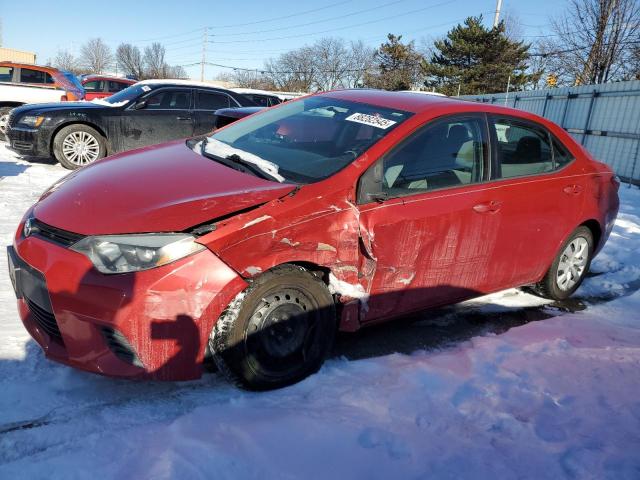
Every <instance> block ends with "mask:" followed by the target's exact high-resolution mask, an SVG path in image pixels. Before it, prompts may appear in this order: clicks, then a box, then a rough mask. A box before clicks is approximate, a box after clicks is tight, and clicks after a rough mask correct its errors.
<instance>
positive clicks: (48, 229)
mask: <svg viewBox="0 0 640 480" xmlns="http://www.w3.org/2000/svg"><path fill="white" fill-rule="evenodd" d="M31 232H32V233H33V234H35V235H38V236H40V237H42V238H44V239H46V240H49V241H51V242H53V243H57V244H59V245H62V246H65V247H70V246H71V245H73V244H74V243H76V242H78V241H80V240H82V239H83V238H84V235H80V234H78V233H73V232H68V231H66V230H61V229H60V228H56V227H52V226H51V225H47V224H46V223H43V222H41V221H40V220H38V219H37V218H34V219H32V221H31Z"/></svg>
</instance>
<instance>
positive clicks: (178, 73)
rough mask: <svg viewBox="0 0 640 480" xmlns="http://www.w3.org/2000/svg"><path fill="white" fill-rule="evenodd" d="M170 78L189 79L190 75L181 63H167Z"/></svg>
mask: <svg viewBox="0 0 640 480" xmlns="http://www.w3.org/2000/svg"><path fill="white" fill-rule="evenodd" d="M165 69H166V72H167V77H168V78H177V79H187V78H189V75H187V71H186V70H185V69H184V67H182V66H181V65H174V66H171V65H167V66H166V67H165Z"/></svg>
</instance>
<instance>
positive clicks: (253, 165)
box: [224, 153, 282, 183]
mask: <svg viewBox="0 0 640 480" xmlns="http://www.w3.org/2000/svg"><path fill="white" fill-rule="evenodd" d="M224 158H225V159H227V160H231V161H232V162H235V163H239V164H241V165H242V166H244V167H246V168H248V169H249V170H251V171H252V172H253V173H255V174H256V175H257V176H259V177H262V178H264V179H266V180H273V181H274V182H278V183H282V180H280V178H278V177H276V176H275V175H271V174H270V173H269V172H267V171H266V170H263V169H262V168H260V165H258V164H257V163H253V162H248V161H247V160H245V159H244V158H242V157H241V156H240V155H238V154H237V153H233V154H231V155H227V156H226V157H224Z"/></svg>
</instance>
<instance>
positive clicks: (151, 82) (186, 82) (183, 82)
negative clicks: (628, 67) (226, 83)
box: [137, 79, 231, 92]
mask: <svg viewBox="0 0 640 480" xmlns="http://www.w3.org/2000/svg"><path fill="white" fill-rule="evenodd" d="M137 85H183V86H185V87H203V88H212V89H215V90H221V91H225V92H230V91H231V90H230V89H228V88H223V87H218V86H216V85H213V84H211V83H206V82H198V81H195V80H179V79H174V80H171V79H152V80H143V81H141V82H137Z"/></svg>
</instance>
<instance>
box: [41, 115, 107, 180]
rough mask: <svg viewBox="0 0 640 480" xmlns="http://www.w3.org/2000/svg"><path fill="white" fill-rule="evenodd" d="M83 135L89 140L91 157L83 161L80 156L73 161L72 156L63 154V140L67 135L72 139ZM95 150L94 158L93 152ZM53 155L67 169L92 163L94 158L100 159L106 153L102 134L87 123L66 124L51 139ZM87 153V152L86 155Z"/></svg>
mask: <svg viewBox="0 0 640 480" xmlns="http://www.w3.org/2000/svg"><path fill="white" fill-rule="evenodd" d="M74 136H76V137H80V136H82V137H85V136H88V137H86V138H89V139H93V140H95V142H94V141H93V140H90V142H91V146H92V147H91V148H92V150H91V155H90V156H91V159H90V160H88V161H83V159H82V158H79V160H78V161H74V160H73V158H69V157H67V156H66V155H65V150H64V142H65V139H67V138H68V137H69V138H70V139H73V137H74ZM94 152H95V158H93V157H94V155H93V153H94ZM53 155H54V156H55V157H56V160H58V161H59V162H60V165H62V166H63V167H64V168H67V169H69V170H75V169H77V168H80V167H83V166H84V165H88V164H89V163H93V162H95V161H96V160H100V159H101V158H102V157H104V156H106V155H107V144H106V141H105V139H104V137H103V136H102V135H100V133H99V132H98V131H97V130H96V129H95V128H91V127H90V126H88V125H83V124H80V123H77V124H73V125H68V126H66V127H64V128H62V129H61V130H60V131H59V132H58V133H57V134H56V136H55V138H54V139H53ZM88 156H89V155H88V154H87V157H88Z"/></svg>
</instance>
